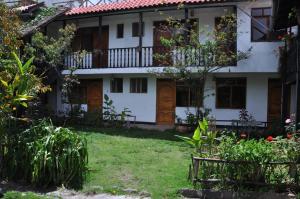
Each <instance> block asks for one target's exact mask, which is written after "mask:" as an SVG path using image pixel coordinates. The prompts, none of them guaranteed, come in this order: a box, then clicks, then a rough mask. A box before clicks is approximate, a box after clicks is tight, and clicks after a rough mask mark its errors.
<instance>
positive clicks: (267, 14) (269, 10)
mask: <svg viewBox="0 0 300 199" xmlns="http://www.w3.org/2000/svg"><path fill="white" fill-rule="evenodd" d="M264 16H272V9H271V8H265V9H264Z"/></svg>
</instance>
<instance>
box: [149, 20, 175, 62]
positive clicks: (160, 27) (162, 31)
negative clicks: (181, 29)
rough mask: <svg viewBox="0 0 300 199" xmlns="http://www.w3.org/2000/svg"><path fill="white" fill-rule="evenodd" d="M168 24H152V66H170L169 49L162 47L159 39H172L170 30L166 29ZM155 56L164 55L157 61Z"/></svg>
mask: <svg viewBox="0 0 300 199" xmlns="http://www.w3.org/2000/svg"><path fill="white" fill-rule="evenodd" d="M167 27H168V23H167V22H165V21H163V22H161V21H160V22H154V30H153V55H154V56H153V65H154V66H171V65H172V57H171V55H170V48H167V47H165V46H163V45H162V43H161V38H165V39H170V38H171V37H172V33H171V30H169V29H168V28H167ZM155 55H165V57H163V58H162V59H158V58H157V57H156V56H155Z"/></svg>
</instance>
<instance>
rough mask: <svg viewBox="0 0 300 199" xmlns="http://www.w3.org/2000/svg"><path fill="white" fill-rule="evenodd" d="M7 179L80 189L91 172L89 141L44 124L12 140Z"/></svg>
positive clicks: (9, 148) (7, 154)
mask: <svg viewBox="0 0 300 199" xmlns="http://www.w3.org/2000/svg"><path fill="white" fill-rule="evenodd" d="M10 138H11V139H10V140H13V141H11V142H10V143H9V146H7V152H6V153H5V155H4V162H5V170H4V172H3V175H6V176H7V178H9V179H23V180H25V181H26V182H29V183H32V184H34V185H37V186H44V187H47V186H61V185H64V186H66V187H71V188H80V187H81V186H82V184H83V181H84V179H85V174H86V172H87V161H88V153H87V143H86V139H85V138H83V137H81V136H79V135H77V134H76V133H74V132H72V131H70V130H69V129H67V128H62V127H55V126H53V125H52V123H51V121H47V120H42V121H40V122H39V123H38V124H37V125H33V126H31V127H30V128H29V129H27V130H25V131H24V132H22V133H21V134H17V135H15V136H11V137H10Z"/></svg>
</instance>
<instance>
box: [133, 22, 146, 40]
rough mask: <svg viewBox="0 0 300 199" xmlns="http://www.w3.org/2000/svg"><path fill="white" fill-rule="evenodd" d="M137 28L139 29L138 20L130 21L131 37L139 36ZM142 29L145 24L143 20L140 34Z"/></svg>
mask: <svg viewBox="0 0 300 199" xmlns="http://www.w3.org/2000/svg"><path fill="white" fill-rule="evenodd" d="M139 29H140V23H139V22H135V23H132V37H138V36H140V34H139V33H140V31H139ZM144 29H145V24H144V22H143V23H142V36H144Z"/></svg>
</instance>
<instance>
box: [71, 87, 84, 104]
mask: <svg viewBox="0 0 300 199" xmlns="http://www.w3.org/2000/svg"><path fill="white" fill-rule="evenodd" d="M68 101H69V103H72V104H86V103H87V88H86V84H85V83H84V82H80V84H77V85H75V86H74V87H73V88H72V91H71V94H70V96H69V100H68Z"/></svg>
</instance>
